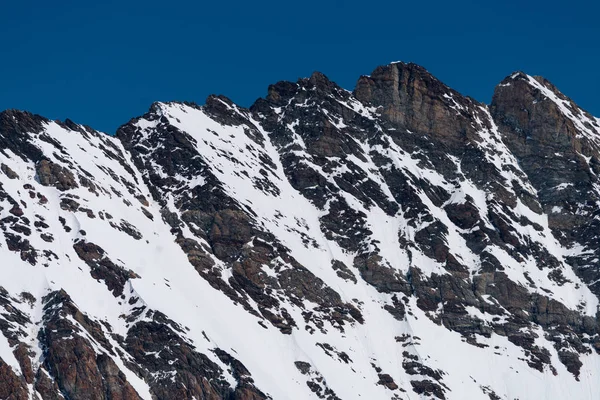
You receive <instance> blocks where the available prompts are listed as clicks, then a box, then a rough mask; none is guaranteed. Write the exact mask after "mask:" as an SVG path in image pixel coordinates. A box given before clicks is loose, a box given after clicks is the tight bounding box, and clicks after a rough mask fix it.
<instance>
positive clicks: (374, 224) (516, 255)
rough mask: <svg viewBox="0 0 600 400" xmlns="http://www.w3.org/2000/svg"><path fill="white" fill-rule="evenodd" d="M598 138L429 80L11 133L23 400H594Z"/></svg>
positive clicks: (521, 99)
mask: <svg viewBox="0 0 600 400" xmlns="http://www.w3.org/2000/svg"><path fill="white" fill-rule="evenodd" d="M599 148H600V121H599V120H598V119H596V118H594V117H592V116H590V115H589V114H588V113H586V112H585V111H583V110H581V109H580V108H578V107H577V106H576V105H575V103H573V102H572V101H571V100H570V99H568V98H567V97H565V96H564V95H563V94H561V93H560V92H559V91H558V89H556V88H555V87H554V86H553V85H552V84H551V83H549V82H548V81H546V80H544V79H543V78H539V77H535V78H534V77H530V76H528V75H525V74H523V73H515V74H513V75H511V76H509V77H507V78H506V79H505V80H503V81H502V82H501V83H500V84H499V85H498V87H497V88H496V91H495V94H494V98H493V101H492V104H491V105H490V106H489V107H488V106H487V105H485V104H481V103H478V102H476V101H474V100H473V99H470V98H467V97H464V96H462V95H461V94H459V93H458V92H456V91H454V90H452V89H451V88H449V87H447V86H446V85H444V84H443V83H441V82H440V81H439V80H437V79H436V78H435V77H433V76H432V75H431V74H429V73H428V72H427V71H426V70H425V69H423V68H422V67H419V66H417V65H414V64H404V63H394V64H391V65H388V66H383V67H378V68H377V69H376V70H375V71H373V73H372V74H371V75H370V76H363V77H361V78H360V79H359V80H358V83H357V86H356V89H355V90H354V92H349V91H346V90H344V89H342V88H340V87H339V86H337V85H336V84H335V83H333V82H331V81H329V80H328V79H327V77H325V76H324V75H323V74H320V73H314V74H313V75H312V76H311V77H310V78H308V79H300V80H299V81H298V82H279V83H277V84H275V85H271V86H270V87H269V90H268V95H267V97H266V98H264V99H259V100H258V101H257V102H256V103H255V104H254V105H253V106H252V107H251V108H250V109H244V108H241V107H238V106H237V105H235V104H234V103H232V102H231V101H230V100H229V99H227V98H225V97H222V96H211V97H209V98H208V99H207V102H206V104H205V105H203V106H198V105H196V104H192V103H155V104H153V105H152V107H151V108H150V110H149V111H148V113H146V114H145V115H143V116H141V117H138V118H134V119H132V120H131V121H130V122H129V123H127V124H125V125H123V126H122V127H121V128H120V129H119V131H118V132H117V135H116V137H111V136H108V135H105V134H102V133H99V132H96V131H94V130H93V129H92V128H89V127H85V126H81V125H77V124H75V123H73V122H71V121H65V122H64V123H63V122H60V121H50V120H47V119H45V118H43V117H39V116H35V115H32V114H29V113H26V112H19V111H5V112H3V113H1V114H0V170H1V173H0V228H1V229H2V231H3V238H4V240H3V241H2V240H0V260H1V261H2V262H1V268H2V272H3V276H4V278H3V279H2V280H1V281H0V287H1V288H0V308H1V310H0V331H1V332H2V335H0V382H2V383H3V384H1V385H0V398H1V399H30V398H37V399H60V398H68V399H139V398H143V399H151V398H153V399H255V400H256V399H268V398H272V399H304V398H306V399H309V398H321V399H355V398H369V399H380V398H381V399H389V398H392V399H420V398H439V399H464V398H469V399H477V398H482V399H504V398H506V399H508V398H511V399H512V398H542V397H543V398H556V399H560V398H565V397H571V398H581V399H585V398H592V397H590V396H593V394H594V393H597V392H598V390H600V383H599V382H600V378H599V372H598V371H600V355H599V353H600V336H599V333H600V332H599V330H600V325H599V322H598V314H597V312H598V304H599V299H598V295H600V286H598V282H600V268H599V265H598V259H599V256H598V254H597V253H598V252H600V242H598V238H597V232H600V230H599V229H598V228H599V227H597V226H596V225H597V219H596V215H597V214H598V212H599V210H600V203H599V202H598V193H599V192H598V190H599V186H598V183H597V179H598V178H597V173H598V149H599Z"/></svg>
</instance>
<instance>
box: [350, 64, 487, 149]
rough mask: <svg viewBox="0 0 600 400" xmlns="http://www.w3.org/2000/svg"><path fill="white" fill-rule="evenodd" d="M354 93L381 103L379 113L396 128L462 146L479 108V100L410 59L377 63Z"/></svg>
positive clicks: (370, 102)
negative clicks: (459, 91) (444, 81)
mask: <svg viewBox="0 0 600 400" xmlns="http://www.w3.org/2000/svg"><path fill="white" fill-rule="evenodd" d="M354 95H355V96H356V98H357V99H358V100H360V101H361V102H363V103H364V104H366V105H369V106H374V107H382V111H381V115H382V116H383V117H384V118H385V119H386V120H387V121H389V122H391V123H392V124H393V125H394V126H395V127H396V128H398V129H400V130H402V131H405V130H408V131H410V132H414V133H418V134H425V135H428V136H431V137H434V138H436V139H438V140H442V141H443V142H444V143H445V144H446V145H448V146H450V147H452V148H462V147H463V146H464V142H465V140H467V138H469V137H472V136H473V134H474V129H473V123H472V122H473V117H474V116H477V115H478V114H479V113H480V112H481V110H479V107H480V106H481V105H480V104H478V103H476V102H474V101H473V100H471V99H470V98H467V97H465V96H463V95H461V94H460V93H458V92H457V91H455V90H453V89H451V88H449V87H448V86H447V85H445V84H444V83H442V82H441V81H440V80H438V79H437V78H435V77H434V76H433V75H431V74H430V73H429V72H428V71H427V70H426V69H425V68H423V67H421V66H418V65H416V64H412V63H403V62H397V63H392V64H389V65H386V66H381V67H377V68H376V69H375V70H374V71H373V72H372V73H371V75H363V76H361V77H360V79H359V80H358V83H357V85H356V88H355V89H354ZM480 119H481V120H485V119H486V118H485V117H480Z"/></svg>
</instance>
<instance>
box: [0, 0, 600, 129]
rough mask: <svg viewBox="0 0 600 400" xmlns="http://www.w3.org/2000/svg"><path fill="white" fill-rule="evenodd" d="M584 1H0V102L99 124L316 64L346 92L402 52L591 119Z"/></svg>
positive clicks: (451, 80) (250, 90)
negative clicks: (551, 91)
mask: <svg viewBox="0 0 600 400" xmlns="http://www.w3.org/2000/svg"><path fill="white" fill-rule="evenodd" d="M593 4H594V2H592V1H579V0H571V1H568V2H565V1H561V2H559V1H539V0H531V1H524V0H521V1H512V0H506V1H491V2H487V1H418V0H413V1H410V2H406V1H401V0H387V1H382V0H369V1H360V2H358V1H339V0H333V1H328V0H304V1H293V0H289V1H283V0H279V1H260V0H259V1H256V0H255V1H237V0H230V1H223V0H210V1H183V0H171V1H155V0H145V1H138V0H120V1H113V0H106V1H97V2H92V1H87V0H85V1H74V0H61V1H46V0H44V1H42V0H19V1H8V0H6V1H2V5H1V7H0V15H1V18H0V37H1V38H2V41H1V43H2V44H1V47H0V110H2V109H6V108H18V109H26V110H29V111H32V112H35V113H38V114H42V115H44V116H46V117H49V118H53V119H65V118H71V119H72V120H74V121H76V122H79V123H84V124H87V125H91V126H92V127H94V128H96V129H99V130H103V131H105V132H109V133H114V131H115V130H116V128H117V127H118V126H119V125H121V124H123V123H125V122H127V121H128V120H129V119H130V118H132V117H134V116H138V115H141V114H143V113H144V112H145V111H146V110H147V109H148V107H149V106H150V104H151V103H152V102H153V101H157V100H160V101H168V100H188V101H195V102H197V103H200V104H202V103H204V100H205V99H206V97H207V95H209V94H211V93H216V94H224V95H226V96H228V97H230V98H231V99H232V100H234V101H235V102H236V103H238V104H240V105H243V106H250V105H251V104H252V103H253V101H254V100H255V99H256V98H258V97H261V96H264V95H265V94H266V91H267V87H268V85H269V84H271V83H275V82H276V81H279V80H293V81H295V80H296V79H298V78H299V77H306V76H309V75H310V74H311V73H312V72H313V71H315V70H318V71H321V72H323V73H325V74H326V75H327V76H329V78H330V79H332V80H334V81H336V82H337V83H338V84H340V85H341V86H343V87H345V88H347V89H350V90H352V89H353V88H354V85H355V82H356V80H357V79H358V77H359V76H360V75H361V74H368V73H370V72H371V71H372V70H373V69H374V68H375V67H376V66H378V65H381V64H387V63H389V62H392V61H412V62H415V63H417V64H421V65H423V66H424V67H425V68H427V69H428V70H429V71H430V72H432V73H433V74H434V75H436V76H437V77H438V78H440V79H441V80H442V81H444V82H445V83H446V84H448V85H450V86H452V87H453V88H455V89H456V90H458V91H459V92H461V93H463V94H467V95H470V96H472V97H474V98H476V99H477V100H480V101H484V102H488V103H489V101H490V99H491V96H492V93H493V89H494V86H495V85H496V84H497V83H498V82H500V80H502V79H503V78H504V77H505V76H506V75H508V74H510V73H511V72H512V71H515V70H523V71H525V72H527V73H529V74H532V75H543V76H545V77H546V78H548V79H550V80H551V81H552V82H553V83H554V84H555V85H557V86H558V88H559V89H560V90H562V91H563V92H564V93H565V94H567V95H568V96H570V97H572V98H573V99H574V100H575V101H576V102H577V103H578V104H579V105H580V106H582V107H583V108H585V109H587V110H588V111H590V112H592V113H593V114H594V115H596V116H600V98H599V97H598V92H600V78H599V74H598V66H599V65H600V62H599V61H600V44H599V40H600V23H598V12H599V11H600V6H598V5H593Z"/></svg>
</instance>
